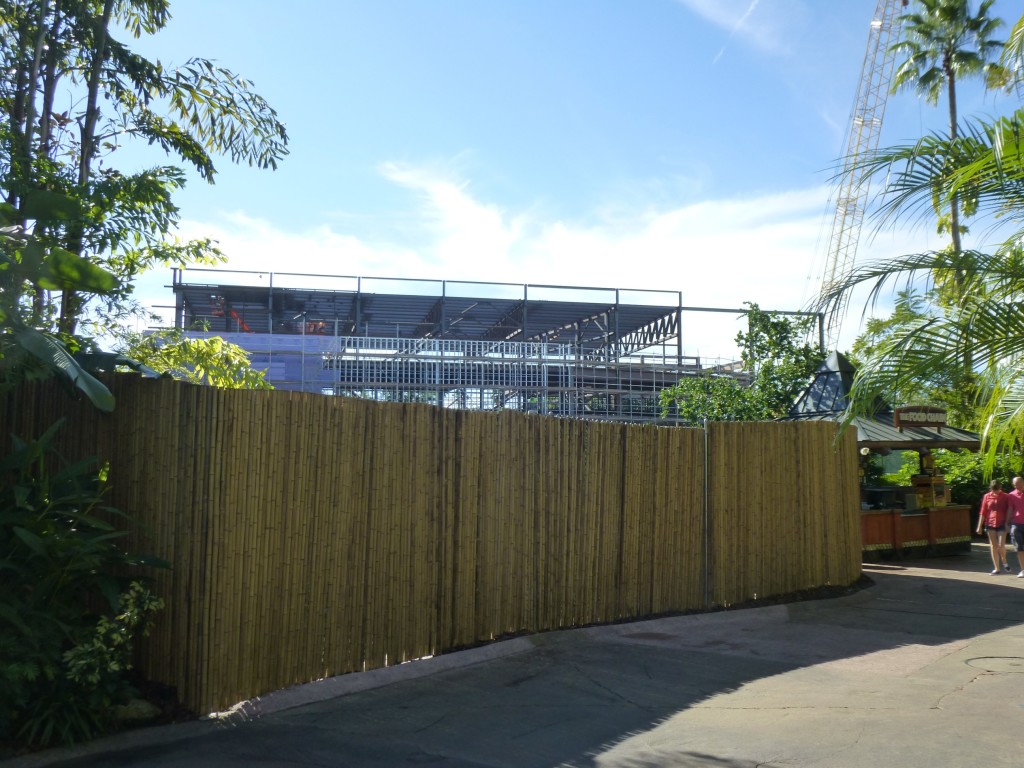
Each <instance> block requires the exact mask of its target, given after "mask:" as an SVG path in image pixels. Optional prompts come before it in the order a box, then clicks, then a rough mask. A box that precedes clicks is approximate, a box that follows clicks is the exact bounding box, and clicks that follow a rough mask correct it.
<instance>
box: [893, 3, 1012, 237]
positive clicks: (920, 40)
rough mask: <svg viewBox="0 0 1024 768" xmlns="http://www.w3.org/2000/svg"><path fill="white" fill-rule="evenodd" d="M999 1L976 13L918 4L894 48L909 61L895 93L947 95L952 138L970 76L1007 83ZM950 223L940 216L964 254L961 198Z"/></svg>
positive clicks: (896, 79) (952, 205)
mask: <svg viewBox="0 0 1024 768" xmlns="http://www.w3.org/2000/svg"><path fill="white" fill-rule="evenodd" d="M993 2H994V0H982V2H981V5H980V6H979V7H978V12H977V13H976V14H975V13H972V12H971V3H970V2H969V0H918V6H919V11H918V12H914V13H908V14H905V15H903V16H902V17H901V18H900V22H901V25H902V38H901V39H900V40H899V41H898V42H897V43H896V44H895V45H893V46H892V49H893V50H894V51H895V52H896V53H897V54H899V55H905V56H906V57H907V58H906V59H905V60H904V61H903V63H902V64H900V65H899V66H898V67H897V69H896V74H895V75H894V76H893V80H892V90H893V92H894V93H895V92H896V91H898V90H901V89H904V88H914V89H915V90H916V91H917V92H918V93H919V94H921V95H922V96H924V97H925V99H926V100H927V101H928V102H929V103H930V104H933V105H935V104H938V102H939V97H940V96H941V95H942V94H943V93H945V95H946V101H947V106H948V109H949V135H950V137H951V138H952V139H954V140H955V139H956V136H957V122H958V119H959V117H958V114H957V101H956V96H957V90H956V86H957V82H958V80H959V79H962V78H964V77H972V76H973V77H978V76H981V77H984V78H985V80H986V83H987V84H988V85H990V86H995V85H1000V84H1003V83H1004V82H1005V80H1006V75H1005V71H1004V69H1003V67H1002V66H1001V65H1000V64H998V63H997V62H995V61H994V59H995V58H996V57H997V56H998V54H999V52H1000V51H1001V50H1002V47H1003V43H1002V41H998V40H993V39H992V35H993V34H994V33H995V31H996V30H997V29H998V28H999V27H1000V26H1002V21H1001V20H1000V19H997V18H995V17H992V16H990V15H989V9H990V8H991V6H992V3H993ZM948 210H949V218H948V221H947V220H946V218H945V217H944V216H940V225H939V228H940V231H942V230H946V229H948V231H949V233H950V237H951V239H952V247H953V250H954V251H959V250H960V249H961V241H960V235H961V223H960V205H959V200H958V199H957V195H956V194H953V195H952V197H951V198H950V200H949V209H948Z"/></svg>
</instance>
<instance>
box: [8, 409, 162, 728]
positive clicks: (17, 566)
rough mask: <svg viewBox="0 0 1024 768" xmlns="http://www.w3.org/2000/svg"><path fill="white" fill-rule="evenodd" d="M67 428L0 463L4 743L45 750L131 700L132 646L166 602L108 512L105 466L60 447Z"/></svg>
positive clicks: (102, 722) (17, 444)
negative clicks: (56, 442)
mask: <svg viewBox="0 0 1024 768" xmlns="http://www.w3.org/2000/svg"><path fill="white" fill-rule="evenodd" d="M59 426H60V422H58V423H57V424H55V425H54V426H53V427H51V428H50V429H49V430H48V431H47V432H46V434H44V435H43V436H42V437H41V438H39V439H38V440H35V441H29V442H26V441H23V440H20V439H17V438H15V439H14V447H13V450H12V452H11V453H10V454H9V455H8V456H7V457H6V458H4V459H3V460H0V481H2V485H0V743H2V744H6V745H9V746H13V745H22V746H43V745H47V744H50V743H53V742H58V741H59V742H64V743H71V742H74V741H78V740H82V739H86V738H90V737H92V736H94V735H95V734H97V733H99V732H102V731H104V730H107V729H109V728H110V727H111V726H112V724H113V708H114V706H115V705H116V704H119V703H121V702H123V701H124V700H126V699H127V698H128V697H129V696H130V695H131V693H132V691H131V688H130V686H129V685H128V683H127V680H126V677H125V672H126V670H128V669H130V667H131V654H132V641H133V638H134V637H136V636H138V635H139V634H145V633H146V632H147V631H148V627H149V623H150V621H151V618H152V616H153V614H154V613H155V611H157V610H159V609H160V608H161V607H162V605H163V604H162V601H160V600H159V599H158V598H156V597H154V596H153V595H152V594H151V593H150V591H149V590H148V588H147V587H146V586H145V584H144V583H143V582H142V581H140V580H138V579H137V578H135V579H132V578H130V577H129V576H128V575H127V574H128V570H129V568H128V566H132V565H140V564H141V565H146V564H148V565H157V566H166V563H162V562H160V561H157V560H154V559H150V558H140V557H133V556H130V555H128V554H127V553H126V552H124V551H123V550H122V549H121V548H120V547H119V546H118V544H119V543H120V541H121V540H122V539H123V538H124V537H125V536H126V535H127V531H124V530H119V529H118V528H115V526H114V525H113V524H112V523H111V521H112V520H117V521H120V522H123V523H127V522H129V520H128V517H127V516H126V515H124V514H123V513H122V512H120V511H118V510H116V509H114V508H112V507H110V506H107V505H106V504H105V503H104V496H105V494H106V491H107V484H106V480H107V477H106V470H105V468H100V467H97V465H96V462H94V461H92V460H87V461H81V462H76V463H72V464H69V463H67V462H63V461H62V460H61V459H60V457H59V456H58V455H57V453H56V452H55V450H54V449H53V445H52V444H53V439H54V435H55V434H56V432H57V429H58V428H59Z"/></svg>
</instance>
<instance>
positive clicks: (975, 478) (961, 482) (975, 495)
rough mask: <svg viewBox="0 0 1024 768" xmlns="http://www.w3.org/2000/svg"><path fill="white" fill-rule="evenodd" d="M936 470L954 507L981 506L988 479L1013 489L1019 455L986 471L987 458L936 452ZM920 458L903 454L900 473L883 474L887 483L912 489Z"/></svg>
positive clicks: (970, 452)
mask: <svg viewBox="0 0 1024 768" xmlns="http://www.w3.org/2000/svg"><path fill="white" fill-rule="evenodd" d="M934 457H935V471H936V472H937V473H938V474H940V475H942V476H943V477H944V478H945V480H946V486H947V487H948V488H949V495H950V501H951V502H952V503H953V504H967V505H969V506H972V507H975V508H976V507H977V506H978V501H979V500H980V499H981V496H982V494H983V493H984V492H985V490H986V487H987V486H988V482H989V479H996V480H999V481H1001V482H1002V484H1003V487H1004V488H1009V487H1010V480H1011V478H1013V477H1014V476H1015V475H1018V474H1020V472H1021V460H1020V457H1019V456H1014V457H1004V458H1001V459H1000V460H999V461H998V462H996V464H995V465H994V466H993V467H992V468H991V469H990V470H988V471H986V466H985V458H984V456H982V455H980V454H977V453H974V452H973V451H947V450H943V449H940V450H937V451H935V453H934ZM919 464H920V457H919V456H918V454H917V452H916V451H904V452H903V466H901V467H900V469H899V470H898V471H897V472H893V473H891V474H887V475H883V479H884V481H885V482H887V483H890V484H892V485H901V486H909V485H911V484H912V483H913V480H912V477H913V476H914V475H916V474H917V473H918V471H919Z"/></svg>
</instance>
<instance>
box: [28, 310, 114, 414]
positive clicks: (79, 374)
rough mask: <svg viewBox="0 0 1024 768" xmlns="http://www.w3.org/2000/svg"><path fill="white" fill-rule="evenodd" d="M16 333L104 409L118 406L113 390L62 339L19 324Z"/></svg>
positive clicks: (38, 354) (29, 349)
mask: <svg viewBox="0 0 1024 768" xmlns="http://www.w3.org/2000/svg"><path fill="white" fill-rule="evenodd" d="M13 336H14V339H15V341H16V342H17V343H18V345H19V346H20V347H21V348H22V349H24V350H25V351H26V352H28V353H29V354H31V355H33V356H35V357H37V358H38V359H39V360H41V361H43V362H44V363H46V364H47V365H48V366H50V367H51V368H52V369H53V370H54V371H56V372H58V373H60V374H61V375H62V376H64V377H66V378H67V379H69V380H70V381H71V383H72V384H74V385H75V386H76V387H77V388H78V389H79V390H80V391H81V392H82V394H84V395H85V396H86V397H88V398H89V400H90V401H92V404H93V405H95V406H96V407H97V408H99V409H100V410H101V411H106V412H107V413H109V412H111V411H113V410H114V396H113V395H112V394H111V392H110V390H109V389H107V388H106V387H105V386H104V385H103V383H102V382H101V381H99V380H98V379H96V378H94V377H93V376H91V375H90V374H89V373H87V372H86V371H85V369H84V368H82V366H80V365H79V364H78V363H77V362H76V361H75V359H74V358H73V357H72V356H71V354H70V353H69V352H68V351H67V349H66V348H65V347H64V345H63V344H61V343H60V342H59V341H57V340H56V339H54V338H53V337H52V336H48V335H46V334H45V333H41V332H39V331H37V330H35V329H34V328H19V329H17V330H16V331H14V333H13Z"/></svg>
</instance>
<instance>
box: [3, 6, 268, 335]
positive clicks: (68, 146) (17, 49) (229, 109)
mask: <svg viewBox="0 0 1024 768" xmlns="http://www.w3.org/2000/svg"><path fill="white" fill-rule="evenodd" d="M168 19H169V14H168V1H167V0H0V109H2V111H3V114H4V115H5V117H6V120H5V121H4V124H3V127H2V128H0V190H2V192H3V195H4V197H5V199H6V202H7V203H8V204H9V205H10V206H11V208H12V209H14V210H15V211H17V212H18V213H19V214H20V215H21V216H22V217H23V219H24V220H23V221H19V222H18V223H19V224H21V225H23V226H24V227H25V229H26V230H27V229H28V227H27V219H28V218H29V215H28V211H27V208H28V207H29V206H30V205H31V204H32V201H33V200H34V199H36V198H38V197H39V196H46V195H53V194H58V195H61V196H63V197H64V198H66V199H69V200H70V201H71V204H69V205H68V206H67V207H66V209H65V210H64V211H63V212H62V216H60V217H55V218H53V219H50V220H45V221H44V220H37V221H36V225H35V228H34V231H33V235H34V236H35V237H36V238H37V239H38V240H39V242H40V243H41V244H42V246H43V247H46V248H51V247H58V248H61V249H62V250H63V251H66V252H68V253H71V254H74V255H76V256H80V257H83V258H85V259H87V260H88V261H90V262H92V263H94V264H98V265H101V266H103V267H104V268H105V269H106V270H107V271H108V272H110V273H112V274H113V275H114V276H115V277H116V278H117V279H118V284H117V286H116V288H115V289H113V290H112V292H111V293H109V294H108V295H107V297H106V304H105V305H101V306H98V307H97V308H96V311H98V312H99V314H100V319H101V320H102V319H103V318H104V317H105V316H107V315H109V314H110V313H114V314H116V313H117V311H118V310H119V309H121V308H123V307H124V306H125V305H126V303H128V302H129V300H130V295H131V290H132V286H133V281H134V279H135V278H136V277H137V276H138V275H139V274H140V273H141V272H143V271H145V270H146V269H149V268H151V267H153V266H155V265H175V266H184V265H185V264H186V263H190V262H195V261H210V260H216V259H217V258H218V256H219V254H218V252H217V251H216V249H215V248H214V247H213V245H212V243H211V242H210V241H208V240H198V241H190V242H180V241H178V240H177V239H176V238H174V237H173V236H172V235H171V234H170V233H171V231H172V230H173V227H174V225H175V224H176V223H177V221H178V209H177V208H176V207H175V205H174V204H173V202H172V194H173V192H174V191H175V190H176V189H179V188H180V187H181V186H182V185H183V184H184V183H185V173H184V171H183V170H182V169H181V168H179V167H176V166H174V165H167V166H158V167H153V168H147V169H144V170H141V171H122V170H118V169H117V168H115V167H112V166H111V164H110V163H111V160H112V156H113V155H114V153H116V151H117V150H118V148H119V147H121V146H122V145H123V144H124V143H125V142H128V141H130V140H132V139H139V140H142V141H144V142H147V143H149V144H151V145H155V146H157V147H160V148H161V149H163V150H165V151H166V152H167V153H168V154H170V155H172V156H173V157H175V158H176V159H177V160H178V161H180V162H181V163H183V164H185V165H188V166H191V167H192V168H194V169H195V170H196V171H197V172H198V173H199V175H200V176H201V177H202V178H204V179H206V180H207V181H211V182H212V181H213V179H214V177H215V174H216V168H215V166H214V162H213V157H214V155H215V154H222V155H226V156H228V157H229V158H230V159H231V160H232V161H235V162H248V163H249V164H251V165H256V166H259V167H261V168H273V167H276V164H277V162H278V161H279V160H280V159H281V158H282V157H283V156H284V154H285V153H286V151H287V150H286V143H287V135H286V132H285V129H284V126H283V125H282V124H281V123H280V121H279V120H278V119H277V115H276V113H275V112H274V110H273V109H271V108H270V106H269V105H268V104H267V103H266V102H265V101H264V100H263V99H262V98H260V97H259V96H258V95H256V94H255V93H254V92H253V91H252V90H251V84H250V83H249V82H248V81H246V80H245V79H243V78H241V77H239V76H238V75H236V74H235V73H233V72H231V71H230V70H228V69H225V68H223V67H220V66H217V65H215V64H213V63H212V62H210V61H208V60H205V59H190V60H188V61H187V62H186V63H185V64H184V65H182V66H180V67H177V68H168V67H165V66H163V65H162V64H161V63H160V62H159V61H150V60H149V59H147V58H145V57H143V56H141V55H139V54H138V53H136V52H134V51H132V50H131V49H130V48H129V47H128V46H127V45H125V44H124V43H123V42H122V41H121V40H120V39H119V35H126V36H127V35H130V36H134V37H136V38H137V37H139V36H141V35H143V34H153V33H155V32H157V31H159V30H160V29H161V28H163V27H164V26H165V25H166V23H167V22H168ZM58 103H59V104H61V105H62V106H57V105H58ZM51 290H53V289H48V288H47V287H46V286H44V285H42V284H39V283H34V282H32V281H26V282H25V283H24V284H22V285H21V286H20V296H19V300H20V301H21V302H22V303H23V304H24V305H25V306H26V307H30V308H31V309H32V324H33V325H34V326H36V327H39V328H51V329H53V330H57V331H59V332H60V333H61V334H63V335H65V336H69V335H71V334H73V333H75V331H76V329H77V327H78V324H79V322H80V321H81V320H82V319H83V317H84V316H85V315H86V313H87V310H88V307H87V298H88V296H87V295H83V294H82V293H81V292H80V291H79V290H78V289H77V288H76V287H75V286H73V285H68V286H63V287H62V288H61V289H60V290H59V298H58V300H56V301H53V302H51V300H50V299H51V297H50V293H49V291H51Z"/></svg>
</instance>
